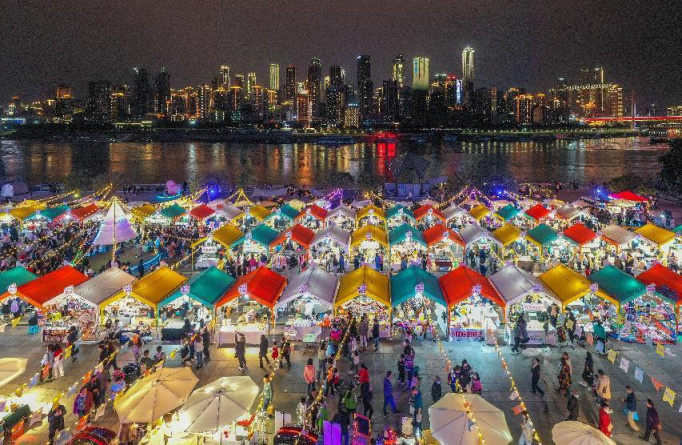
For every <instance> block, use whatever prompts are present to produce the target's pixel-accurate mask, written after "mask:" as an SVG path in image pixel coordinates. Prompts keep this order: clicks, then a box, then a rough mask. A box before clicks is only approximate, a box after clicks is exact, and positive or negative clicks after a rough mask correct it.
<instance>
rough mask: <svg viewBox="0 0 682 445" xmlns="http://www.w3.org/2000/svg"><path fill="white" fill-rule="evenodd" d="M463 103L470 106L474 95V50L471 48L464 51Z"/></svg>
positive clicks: (468, 47)
mask: <svg viewBox="0 0 682 445" xmlns="http://www.w3.org/2000/svg"><path fill="white" fill-rule="evenodd" d="M462 89H463V90H464V91H463V96H464V97H463V102H464V104H465V105H467V106H470V105H471V100H472V98H473V94H474V49H473V48H472V47H470V46H467V47H466V48H464V51H462Z"/></svg>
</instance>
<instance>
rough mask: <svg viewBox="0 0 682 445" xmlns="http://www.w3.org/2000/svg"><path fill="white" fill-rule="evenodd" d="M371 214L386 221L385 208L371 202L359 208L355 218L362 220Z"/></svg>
mask: <svg viewBox="0 0 682 445" xmlns="http://www.w3.org/2000/svg"><path fill="white" fill-rule="evenodd" d="M370 214H374V215H375V216H376V217H377V218H380V219H382V220H384V221H386V212H384V210H383V209H380V208H379V207H377V206H375V205H374V204H370V205H368V206H365V207H363V208H361V209H360V210H358V213H357V214H356V215H355V220H356V221H360V220H361V219H362V218H365V217H366V216H369V215H370Z"/></svg>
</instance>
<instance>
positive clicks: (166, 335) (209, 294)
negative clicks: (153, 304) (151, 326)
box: [158, 267, 236, 341]
mask: <svg viewBox="0 0 682 445" xmlns="http://www.w3.org/2000/svg"><path fill="white" fill-rule="evenodd" d="M235 281H236V280H235V279H234V278H233V277H232V276H230V275H229V274H227V273H225V272H223V271H222V270H220V269H217V268H215V267H209V268H208V269H206V270H204V271H202V272H201V273H199V274H198V275H195V276H193V277H192V278H190V279H189V281H187V283H185V284H184V285H183V286H180V288H179V289H178V290H176V291H175V292H173V293H172V294H170V295H169V296H167V297H166V298H164V299H163V301H161V302H160V303H159V305H158V307H159V317H160V318H161V320H162V321H163V322H164V327H163V329H162V330H161V340H163V341H179V340H181V339H182V336H183V334H184V324H185V323H184V321H185V320H189V321H190V322H191V323H192V326H193V328H194V329H195V331H197V330H198V328H199V327H201V326H207V325H209V324H210V323H211V322H212V321H213V316H214V313H215V304H216V303H217V302H218V300H220V299H221V298H222V297H223V296H224V295H225V293H226V292H227V291H228V290H229V289H230V288H231V287H232V286H233V285H234V283H235Z"/></svg>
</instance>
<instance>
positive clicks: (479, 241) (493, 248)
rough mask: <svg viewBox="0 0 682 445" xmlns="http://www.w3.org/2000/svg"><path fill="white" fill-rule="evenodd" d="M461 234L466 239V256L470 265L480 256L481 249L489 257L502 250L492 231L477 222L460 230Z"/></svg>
mask: <svg viewBox="0 0 682 445" xmlns="http://www.w3.org/2000/svg"><path fill="white" fill-rule="evenodd" d="M459 236H460V237H461V238H462V240H463V241H464V246H465V247H464V251H465V256H466V258H467V261H468V262H469V264H470V265H471V264H472V260H473V259H475V258H478V257H480V255H481V251H483V252H485V256H486V257H489V256H491V255H492V254H493V253H496V252H500V251H501V250H502V249H501V246H500V244H499V242H498V241H497V239H495V237H494V236H493V235H492V233H490V232H488V231H487V230H485V229H483V228H482V227H480V226H479V225H476V224H474V225H471V226H467V227H465V228H463V229H462V230H460V231H459Z"/></svg>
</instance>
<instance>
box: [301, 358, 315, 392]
mask: <svg viewBox="0 0 682 445" xmlns="http://www.w3.org/2000/svg"><path fill="white" fill-rule="evenodd" d="M303 380H305V382H306V383H307V384H308V395H311V394H312V393H313V391H315V381H316V380H315V366H314V365H313V359H312V358H309V359H308V362H307V363H306V365H305V368H303Z"/></svg>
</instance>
